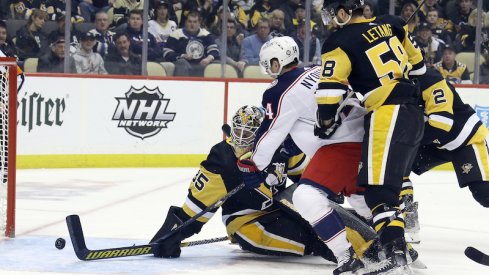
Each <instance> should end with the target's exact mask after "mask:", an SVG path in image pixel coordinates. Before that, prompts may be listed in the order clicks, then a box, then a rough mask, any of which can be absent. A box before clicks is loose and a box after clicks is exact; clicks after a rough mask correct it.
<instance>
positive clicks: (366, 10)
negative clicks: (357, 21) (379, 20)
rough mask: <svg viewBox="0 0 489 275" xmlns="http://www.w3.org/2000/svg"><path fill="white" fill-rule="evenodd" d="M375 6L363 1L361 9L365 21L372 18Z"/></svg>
mask: <svg viewBox="0 0 489 275" xmlns="http://www.w3.org/2000/svg"><path fill="white" fill-rule="evenodd" d="M374 14H375V6H374V4H373V3H372V2H368V1H365V6H364V7H363V16H364V17H365V18H367V19H370V18H372V17H374Z"/></svg>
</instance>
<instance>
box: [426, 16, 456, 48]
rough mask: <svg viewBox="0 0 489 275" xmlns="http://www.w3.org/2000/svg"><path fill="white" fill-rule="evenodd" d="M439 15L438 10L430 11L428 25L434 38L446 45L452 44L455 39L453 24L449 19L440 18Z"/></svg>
mask: <svg viewBox="0 0 489 275" xmlns="http://www.w3.org/2000/svg"><path fill="white" fill-rule="evenodd" d="M439 14H440V12H439V10H438V9H435V8H431V9H429V10H428V11H427V14H426V23H428V24H430V28H431V32H432V34H433V37H436V38H439V39H441V40H443V42H445V44H452V41H453V38H454V37H455V31H454V28H453V23H452V21H450V20H448V19H445V18H440V16H439Z"/></svg>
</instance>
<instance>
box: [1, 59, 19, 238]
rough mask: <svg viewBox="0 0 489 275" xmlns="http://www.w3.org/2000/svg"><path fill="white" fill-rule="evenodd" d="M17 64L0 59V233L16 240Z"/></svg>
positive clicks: (9, 60) (11, 60) (14, 61)
mask: <svg viewBox="0 0 489 275" xmlns="http://www.w3.org/2000/svg"><path fill="white" fill-rule="evenodd" d="M16 144H17V62H16V59H15V58H6V57H0V169H1V170H0V178H1V181H0V231H2V232H3V233H2V234H5V236H6V237H10V238H13V237H15V176H16V165H15V161H16V155H17V154H16Z"/></svg>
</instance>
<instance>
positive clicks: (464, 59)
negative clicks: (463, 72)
mask: <svg viewBox="0 0 489 275" xmlns="http://www.w3.org/2000/svg"><path fill="white" fill-rule="evenodd" d="M455 59H456V60H457V61H458V62H461V63H463V64H465V65H467V69H468V70H469V72H470V73H473V72H474V70H475V53H473V52H461V53H458V54H457V55H456V57H455ZM479 60H480V63H479V64H482V63H484V58H483V57H482V55H480V56H479Z"/></svg>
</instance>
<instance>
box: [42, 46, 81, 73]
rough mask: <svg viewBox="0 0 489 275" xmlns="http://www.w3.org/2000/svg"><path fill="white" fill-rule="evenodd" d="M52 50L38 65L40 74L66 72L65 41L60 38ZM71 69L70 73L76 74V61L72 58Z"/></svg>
mask: <svg viewBox="0 0 489 275" xmlns="http://www.w3.org/2000/svg"><path fill="white" fill-rule="evenodd" d="M50 48H51V50H50V51H49V52H48V53H47V54H45V55H43V56H41V57H40V58H39V61H38V63H37V71H38V72H47V73H63V72H64V58H65V40H64V38H59V39H58V40H56V41H54V42H53V43H52V44H51V47H50ZM69 63H70V68H69V69H68V73H75V72H76V68H75V60H74V59H73V57H70V62H69Z"/></svg>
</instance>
